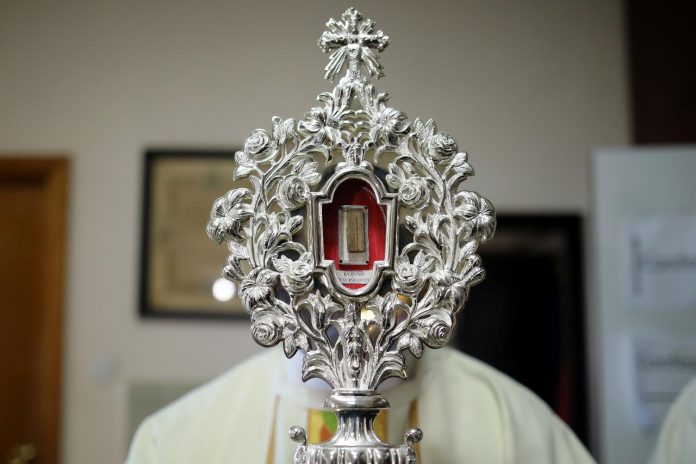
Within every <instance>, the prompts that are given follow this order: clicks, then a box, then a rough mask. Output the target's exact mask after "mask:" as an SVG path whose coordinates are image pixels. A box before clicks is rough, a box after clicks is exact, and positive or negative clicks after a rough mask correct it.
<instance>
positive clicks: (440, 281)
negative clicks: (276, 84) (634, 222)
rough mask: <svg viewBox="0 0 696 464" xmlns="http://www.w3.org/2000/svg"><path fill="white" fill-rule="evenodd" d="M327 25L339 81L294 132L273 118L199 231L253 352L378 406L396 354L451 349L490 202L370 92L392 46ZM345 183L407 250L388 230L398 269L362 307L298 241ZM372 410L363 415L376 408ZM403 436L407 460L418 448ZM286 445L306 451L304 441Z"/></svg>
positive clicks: (437, 144) (489, 231)
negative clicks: (268, 349)
mask: <svg viewBox="0 0 696 464" xmlns="http://www.w3.org/2000/svg"><path fill="white" fill-rule="evenodd" d="M327 26H328V28H329V30H328V31H327V32H325V33H324V34H323V35H322V36H321V38H320V40H319V45H320V47H321V48H322V50H323V51H324V52H331V55H330V57H329V64H328V65H327V67H326V78H327V79H329V80H333V79H335V78H336V77H337V76H338V75H339V74H340V73H341V72H342V71H343V70H344V69H345V74H344V75H343V77H342V78H341V79H340V81H339V83H338V85H336V86H335V87H334V89H333V90H332V91H330V92H324V93H321V94H320V95H319V96H318V101H319V104H318V105H317V106H315V107H313V108H312V109H311V110H310V111H309V112H308V113H307V114H306V115H305V117H304V118H303V119H302V120H301V121H299V122H296V121H295V120H293V119H282V118H279V117H277V116H276V117H274V118H273V119H272V121H271V130H270V131H267V130H264V129H257V130H255V131H253V132H252V133H251V134H250V135H249V137H248V138H247V139H246V141H245V143H244V148H243V149H242V150H240V151H238V152H237V153H236V154H235V161H236V168H235V171H234V177H235V179H245V180H246V184H247V185H246V186H245V187H239V188H236V189H234V190H231V191H229V192H228V193H227V194H225V195H224V196H223V197H221V198H219V199H217V200H216V201H215V203H214V205H213V208H212V211H211V217H210V221H209V223H208V226H207V232H208V235H209V236H210V237H211V238H212V239H213V240H214V241H216V242H217V243H222V242H227V244H228V247H229V257H228V260H227V265H226V266H225V267H224V269H223V275H224V276H225V277H226V278H228V279H231V280H234V281H236V282H238V283H240V286H239V288H240V297H241V299H242V302H243V304H244V307H245V309H246V311H247V312H248V313H249V315H250V318H251V333H252V336H253V338H254V340H256V341H257V342H258V343H259V344H261V345H263V346H274V345H276V344H279V343H282V344H283V349H284V352H285V355H286V356H287V357H292V356H294V355H295V353H296V352H297V351H298V349H299V350H302V351H303V352H304V353H305V360H304V366H303V379H305V380H307V379H309V378H313V377H318V378H321V379H323V380H325V381H326V382H327V383H328V384H329V385H331V387H332V388H333V389H334V391H335V392H353V393H356V394H357V392H361V394H364V393H365V392H372V393H370V394H373V393H375V390H376V389H377V387H378V386H379V384H380V383H381V382H382V381H384V380H385V379H387V378H388V377H392V376H396V377H401V378H405V377H406V365H405V359H404V356H403V352H404V351H406V350H407V351H410V352H411V353H412V354H413V355H414V356H416V357H420V356H422V354H423V350H424V347H425V346H428V347H431V348H439V347H442V346H443V345H444V344H446V343H447V341H448V340H449V338H450V336H451V334H452V330H453V326H454V323H455V316H456V314H457V313H458V312H459V311H460V310H461V309H462V308H463V307H464V303H465V301H466V299H467V297H468V294H469V289H470V287H471V286H472V285H475V284H477V283H479V282H480V281H481V280H482V279H483V277H484V270H483V268H482V266H481V260H480V258H479V256H478V255H476V250H477V247H478V246H479V244H480V243H481V242H484V241H486V240H488V239H489V238H490V237H491V236H492V235H493V232H494V230H495V224H496V222H495V213H494V210H493V206H492V205H491V203H490V202H489V201H488V200H487V199H485V198H483V197H482V196H480V195H478V194H477V193H475V192H471V191H467V190H463V189H462V188H461V184H462V182H463V181H464V180H466V179H467V178H468V177H469V176H471V175H473V174H474V170H473V169H472V167H471V165H470V164H469V162H468V155H467V154H466V153H465V152H461V151H459V149H458V146H457V143H456V142H455V140H454V139H453V138H452V137H451V136H449V135H447V134H444V133H439V132H437V129H436V126H435V123H434V122H433V121H432V120H427V121H423V120H420V119H416V120H415V121H413V123H409V122H408V121H407V119H406V115H405V114H404V113H403V112H401V111H399V110H397V109H395V108H393V107H391V106H389V105H388V100H389V97H388V95H387V94H386V93H379V92H378V91H377V90H376V89H375V87H374V86H373V84H371V83H370V82H369V78H370V77H377V78H379V77H380V76H382V66H381V64H380V63H379V52H381V51H382V50H384V48H385V47H387V45H388V44H389V38H388V37H387V36H385V35H384V34H383V33H382V31H377V32H374V23H373V22H372V21H371V20H365V19H363V18H362V16H361V15H360V13H359V12H357V11H356V10H355V9H353V8H350V9H348V10H347V11H346V12H345V13H344V14H343V15H342V16H341V19H340V20H338V21H336V20H333V19H332V20H330V21H329V22H328V23H327ZM375 168H379V169H381V170H382V175H383V178H384V182H382V181H381V180H380V179H379V178H378V176H377V175H376V174H374V172H375ZM353 175H355V176H363V177H364V178H366V179H368V180H369V181H370V182H372V183H379V184H380V185H379V186H378V187H379V188H380V189H383V190H384V192H383V195H384V196H385V197H388V196H391V197H393V198H395V200H394V202H393V203H394V207H395V210H394V214H395V220H394V227H396V228H398V227H399V225H401V229H402V231H400V232H399V233H401V234H405V235H406V236H407V238H409V239H410V240H407V241H406V244H405V245H403V246H401V247H400V248H398V249H396V247H397V243H396V239H395V236H396V233H397V230H393V229H392V230H389V232H390V236H391V238H389V237H388V238H387V239H388V242H389V244H388V246H387V248H389V247H390V246H393V247H394V257H393V259H391V261H390V262H388V263H387V264H388V265H385V266H386V269H384V270H383V273H382V277H383V278H384V279H380V282H382V280H385V281H389V282H390V289H389V288H388V286H386V285H381V287H380V288H377V287H376V289H375V290H374V291H372V292H369V293H367V294H361V295H360V296H358V295H357V294H356V295H353V294H351V293H350V292H341V291H337V285H336V283H335V279H334V280H332V279H330V278H329V276H327V275H326V274H327V273H328V272H330V270H327V268H326V267H325V266H322V265H321V264H322V263H320V262H317V260H318V259H319V258H318V255H317V253H316V251H317V246H318V245H317V244H316V243H313V241H312V240H308V239H307V236H316V234H314V235H312V232H316V228H317V227H319V226H320V224H318V223H317V222H316V218H305V217H304V216H303V212H306V211H309V212H310V215H313V216H316V215H317V214H318V213H317V211H316V208H313V207H312V206H313V205H312V202H313V199H314V198H315V197H317V196H321V195H322V194H325V193H326V192H322V190H321V186H322V185H324V186H326V185H331V184H332V183H333V182H336V181H337V178H338V177H339V176H344V177H345V176H353ZM327 177H328V178H327ZM384 184H386V186H385V185H384ZM308 219H309V222H308ZM307 228H310V229H311V228H314V229H315V230H314V231H310V232H309V233H308V232H306V231H303V229H307ZM342 394H345V393H342ZM368 396H369V395H368ZM374 401H375V402H376V403H375V404H378V403H379V401H377V400H374ZM375 404H373V405H372V406H371V409H370V408H368V409H370V410H372V411H374V410H376V409H375V408H377V409H379V407H382V406H379V407H377V406H375ZM379 404H381V403H379ZM344 410H345V408H344ZM347 417H348V416H346V420H348V419H347ZM351 417H352V416H351ZM349 425H350V424H348V422H346V423H345V424H343V423H342V425H341V426H340V427H343V426H345V427H349ZM340 427H339V428H340ZM409 433H410V434H409V439H408V440H409V444H407V445H405V446H406V448H405V450H406V451H403V453H404V454H403V456H404V457H405V456H407V455H408V456H411V454H412V453H411V454H409V452H408V450H410V444H412V443H413V442H415V441H417V440H419V439H420V436H421V435H420V433H419V431H411V432H409ZM292 436H293V437H294V438H295V439H297V440H298V441H300V442H302V441H303V440H305V438H304V432H301V431H300V430H299V429H293V431H292ZM301 446H306V447H310V448H311V446H313V445H306V444H305V445H301ZM309 451H310V449H309V448H307V449H304V450H303V451H302V455H303V456H304V455H308V454H307V453H309ZM315 451H316V450H315ZM298 452H299V451H298ZM317 452H318V451H317ZM322 452H323V451H322ZM315 454H316V453H315ZM320 454H321V453H320ZM329 454H330V453H329ZM388 454H389V453H386V454H385V456H386V455H388ZM327 456H328V455H327ZM408 459H411V458H410V457H409V458H408ZM413 459H414V460H413V461H406V460H404V461H403V462H415V458H413ZM297 462H304V461H302V460H299V461H297ZM312 462H314V461H312ZM317 462H319V461H317ZM321 462H333V461H331V460H326V461H321ZM347 462H349V461H347ZM361 462H362V461H361ZM370 462H383V463H387V462H392V461H390V460H389V459H388V458H384V459H383V460H374V461H370ZM394 462H397V461H394ZM398 462H402V461H398Z"/></svg>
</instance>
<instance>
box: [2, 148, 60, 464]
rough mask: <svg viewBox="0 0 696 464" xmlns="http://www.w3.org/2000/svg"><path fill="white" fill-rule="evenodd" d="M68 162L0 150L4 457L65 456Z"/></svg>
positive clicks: (37, 462)
mask: <svg viewBox="0 0 696 464" xmlns="http://www.w3.org/2000/svg"><path fill="white" fill-rule="evenodd" d="M67 184H68V160H67V158H65V157H41V158H38V157H25V156H22V157H8V156H2V155H0V379H2V381H0V411H1V413H0V462H2V463H13V464H23V463H31V464H54V463H57V462H59V437H60V413H61V408H60V399H61V371H62V363H61V359H62V352H63V349H62V346H63V344H62V339H63V305H64V283H65V248H66V219H67Z"/></svg>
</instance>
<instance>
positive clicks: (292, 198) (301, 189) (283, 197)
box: [278, 175, 309, 210]
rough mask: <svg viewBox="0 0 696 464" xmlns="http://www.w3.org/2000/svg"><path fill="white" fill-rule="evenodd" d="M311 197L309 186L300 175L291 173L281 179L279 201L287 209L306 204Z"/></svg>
mask: <svg viewBox="0 0 696 464" xmlns="http://www.w3.org/2000/svg"><path fill="white" fill-rule="evenodd" d="M308 197H309V186H308V185H307V183H306V182H305V181H303V180H302V179H301V178H300V177H299V176H296V175H290V176H288V177H286V178H285V179H283V180H282V181H280V185H279V186H278V201H279V202H280V206H282V207H283V208H285V209H287V210H293V209H297V208H299V207H300V206H302V205H304V204H305V202H306V201H307V198H308Z"/></svg>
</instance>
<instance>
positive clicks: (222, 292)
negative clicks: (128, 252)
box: [140, 149, 246, 318]
mask: <svg viewBox="0 0 696 464" xmlns="http://www.w3.org/2000/svg"><path fill="white" fill-rule="evenodd" d="M234 152H235V150H233V149H229V150H226V149H225V150H201V149H175V150H147V151H146V152H145V169H144V173H145V174H144V189H143V191H144V201H143V218H142V240H141V243H142V250H141V266H140V276H141V277H140V314H141V315H142V316H144V317H185V318H238V317H246V313H245V312H244V309H243V307H242V302H241V300H240V299H239V297H238V295H237V287H236V285H235V284H234V283H232V282H230V281H228V280H225V279H223V278H222V277H221V275H220V272H221V264H222V263H224V262H225V258H226V256H227V248H226V247H225V246H218V245H216V244H215V243H214V242H212V241H211V240H210V239H209V238H208V236H207V234H206V231H205V226H206V223H207V222H208V218H209V215H210V208H211V206H212V204H213V202H214V201H215V199H216V198H218V197H220V196H222V195H224V194H225V192H227V191H228V190H230V189H231V188H234V182H232V173H233V171H234Z"/></svg>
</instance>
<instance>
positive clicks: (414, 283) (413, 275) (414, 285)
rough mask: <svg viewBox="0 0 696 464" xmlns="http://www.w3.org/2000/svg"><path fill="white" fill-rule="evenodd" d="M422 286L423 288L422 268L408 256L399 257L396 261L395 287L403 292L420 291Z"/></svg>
mask: <svg viewBox="0 0 696 464" xmlns="http://www.w3.org/2000/svg"><path fill="white" fill-rule="evenodd" d="M421 288H423V273H422V272H421V269H420V268H419V267H418V266H416V265H414V264H411V263H410V262H409V260H408V258H406V257H401V258H399V259H398V260H397V263H396V277H395V279H394V289H395V290H397V291H400V292H403V293H418V292H419V291H420V289H421Z"/></svg>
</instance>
